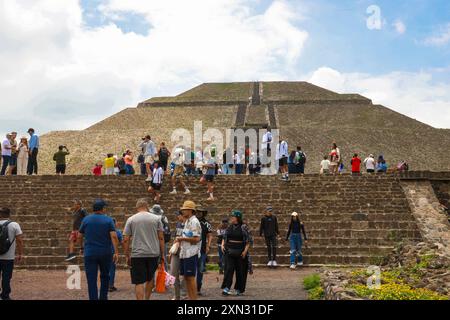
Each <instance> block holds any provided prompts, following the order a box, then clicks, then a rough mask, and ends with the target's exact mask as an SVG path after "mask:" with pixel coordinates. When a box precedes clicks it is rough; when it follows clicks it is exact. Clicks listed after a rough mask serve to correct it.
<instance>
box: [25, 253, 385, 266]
mask: <svg viewBox="0 0 450 320" xmlns="http://www.w3.org/2000/svg"><path fill="white" fill-rule="evenodd" d="M380 258H381V256H378V255H368V254H364V255H361V254H352V255H340V254H334V255H317V254H316V255H304V263H305V265H309V264H314V265H330V264H337V265H348V264H353V265H369V264H375V263H377V262H379V260H380ZM64 259H65V255H61V256H48V255H38V256H25V257H24V258H23V262H22V264H21V265H18V267H22V268H29V267H31V266H54V267H55V268H59V267H60V268H61V269H63V268H67V266H69V265H76V264H80V265H81V264H82V263H83V258H82V257H78V258H77V259H76V260H74V261H72V262H70V263H67V262H65V261H64ZM251 259H252V262H253V263H254V264H261V265H263V264H267V255H265V254H259V255H257V254H255V255H252V254H251ZM289 260H290V255H289V254H280V255H277V262H278V263H280V264H289ZM217 261H218V256H216V255H214V256H211V257H210V259H209V263H213V264H214V263H217ZM124 263H125V258H124V257H123V256H122V257H121V259H120V261H119V264H120V266H121V267H125V265H124Z"/></svg>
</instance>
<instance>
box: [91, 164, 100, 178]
mask: <svg viewBox="0 0 450 320" xmlns="http://www.w3.org/2000/svg"><path fill="white" fill-rule="evenodd" d="M102 168H103V166H102V163H101V162H99V163H97V164H96V165H95V167H94V168H93V169H92V173H93V174H94V176H97V177H99V176H101V175H102Z"/></svg>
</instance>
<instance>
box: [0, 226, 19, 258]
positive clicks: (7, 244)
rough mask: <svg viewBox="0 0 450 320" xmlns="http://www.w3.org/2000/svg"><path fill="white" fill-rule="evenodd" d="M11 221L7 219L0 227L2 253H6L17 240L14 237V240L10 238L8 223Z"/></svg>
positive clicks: (0, 248) (0, 250) (0, 251)
mask: <svg viewBox="0 0 450 320" xmlns="http://www.w3.org/2000/svg"><path fill="white" fill-rule="evenodd" d="M10 223H11V221H6V222H5V223H4V224H3V225H2V226H1V227H0V255H1V254H5V253H7V252H8V251H9V249H10V248H11V246H12V244H13V243H14V241H15V240H16V239H15V238H14V240H13V241H11V239H10V238H9V232H8V225H9V224H10Z"/></svg>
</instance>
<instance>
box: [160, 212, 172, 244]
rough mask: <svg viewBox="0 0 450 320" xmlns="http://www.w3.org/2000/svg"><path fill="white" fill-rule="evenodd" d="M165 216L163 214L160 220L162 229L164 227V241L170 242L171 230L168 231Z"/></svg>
mask: <svg viewBox="0 0 450 320" xmlns="http://www.w3.org/2000/svg"><path fill="white" fill-rule="evenodd" d="M165 218H166V217H165V216H164V215H163V216H161V222H162V224H163V229H164V242H165V243H168V242H170V239H171V238H172V235H171V232H170V226H169V224H168V223H167V222H166V219H165Z"/></svg>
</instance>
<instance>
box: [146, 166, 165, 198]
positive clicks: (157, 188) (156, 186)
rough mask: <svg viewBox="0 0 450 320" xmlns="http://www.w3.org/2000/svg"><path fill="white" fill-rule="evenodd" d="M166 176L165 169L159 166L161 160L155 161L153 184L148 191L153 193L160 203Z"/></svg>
mask: <svg viewBox="0 0 450 320" xmlns="http://www.w3.org/2000/svg"><path fill="white" fill-rule="evenodd" d="M163 177H164V169H163V168H162V167H160V166H159V161H155V162H154V163H153V175H152V181H151V185H150V187H149V188H148V192H150V193H153V194H154V195H155V198H154V199H153V200H154V201H155V202H156V203H159V200H160V199H161V188H162V183H163Z"/></svg>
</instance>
